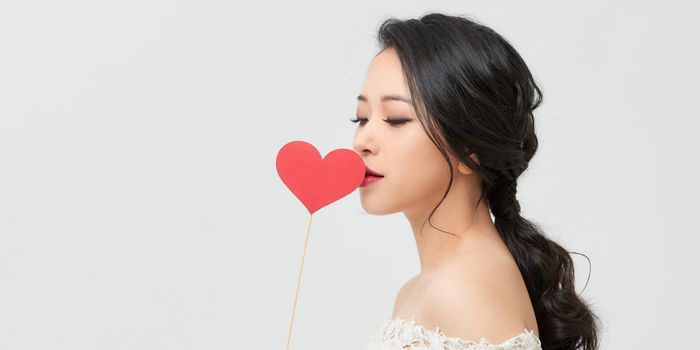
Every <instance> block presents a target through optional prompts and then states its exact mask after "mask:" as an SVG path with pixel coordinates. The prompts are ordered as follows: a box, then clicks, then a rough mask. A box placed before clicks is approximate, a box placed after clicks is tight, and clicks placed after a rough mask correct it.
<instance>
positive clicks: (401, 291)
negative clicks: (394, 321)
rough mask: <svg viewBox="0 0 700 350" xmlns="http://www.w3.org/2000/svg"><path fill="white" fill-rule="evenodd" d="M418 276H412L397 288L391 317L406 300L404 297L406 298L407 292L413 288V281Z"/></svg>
mask: <svg viewBox="0 0 700 350" xmlns="http://www.w3.org/2000/svg"><path fill="white" fill-rule="evenodd" d="M417 278H418V276H414V277H412V278H411V279H409V280H408V281H407V282H406V283H404V285H403V286H401V288H400V289H399V291H398V293H396V299H395V301H394V309H393V311H392V312H391V314H392V317H393V315H396V313H397V312H398V311H399V309H400V308H401V306H402V305H404V303H405V302H406V299H407V298H408V294H409V292H410V291H411V290H412V289H413V286H414V285H415V281H416V279H417Z"/></svg>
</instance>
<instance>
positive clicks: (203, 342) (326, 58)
mask: <svg viewBox="0 0 700 350" xmlns="http://www.w3.org/2000/svg"><path fill="white" fill-rule="evenodd" d="M430 3H431V4H432V5H428V2H422V3H421V2H415V1H413V2H406V1H385V2H380V3H377V2H370V1H364V2H357V1H352V2H337V3H331V2H321V1H319V2H315V3H313V2H283V1H277V2H271V1H261V2H257V3H256V4H253V3H248V4H243V3H233V2H229V1H196V2H195V1H190V2H184V1H177V2H170V1H120V2H95V1H82V2H79V1H63V2H49V1H44V2H40V1H3V2H2V4H1V5H0V48H1V50H2V51H1V53H0V348H1V349H72V350H75V349H283V348H284V345H285V341H286V339H287V330H288V328H287V327H288V322H289V317H290V313H291V307H292V301H293V292H294V287H295V284H296V274H297V269H298V266H299V259H300V253H301V251H302V248H303V243H304V238H305V233H306V227H307V226H306V225H307V222H308V218H309V217H308V212H306V209H305V208H304V207H303V206H302V205H301V204H300V203H299V202H298V201H297V200H296V198H295V197H293V196H292V194H291V193H290V192H289V191H288V190H287V189H286V187H285V186H284V184H283V183H282V182H281V181H280V180H279V178H278V176H277V173H276V170H275V156H276V153H277V151H278V150H279V148H280V147H282V146H283V145H284V144H285V143H287V142H289V141H292V140H306V141H308V142H311V143H313V144H314V145H316V146H317V147H318V148H319V151H320V152H321V153H322V154H323V155H325V154H326V153H328V152H329V151H331V150H332V149H335V148H350V147H352V137H353V132H354V128H355V127H356V125H355V124H352V123H350V122H349V121H348V119H349V118H351V117H354V113H355V97H356V96H357V94H358V93H359V92H360V88H361V85H362V83H363V79H364V75H365V72H366V69H367V66H368V64H369V61H370V60H371V58H372V55H374V53H375V52H376V43H375V34H376V33H375V32H376V28H377V26H378V25H379V23H380V22H381V21H382V20H383V19H385V18H387V17H389V16H396V17H401V18H407V17H417V16H420V15H421V14H424V13H427V12H430V11H441V12H445V13H448V14H464V15H469V16H472V17H473V18H475V19H478V20H480V21H482V22H483V23H485V24H487V25H489V26H491V27H492V28H494V29H495V30H496V31H498V32H500V33H501V34H503V35H504V36H505V37H506V38H507V39H508V40H509V41H511V42H512V43H513V45H514V46H515V47H516V49H517V50H519V52H520V53H521V55H522V56H523V57H524V58H525V60H526V62H527V63H528V64H529V66H530V68H531V70H532V71H533V73H534V75H535V77H536V79H537V81H538V82H539V84H540V86H541V88H542V90H543V94H544V103H543V104H542V105H541V107H540V108H539V109H538V110H537V112H536V124H537V132H538V136H539V138H540V142H541V144H540V149H539V151H538V153H537V154H536V155H535V158H534V159H533V161H532V163H531V165H530V168H529V169H528V170H527V172H526V173H525V174H524V175H523V177H522V178H521V179H520V186H519V192H518V196H519V198H520V202H521V204H522V206H523V209H522V212H523V214H524V216H525V217H527V218H529V219H531V220H532V221H535V222H536V223H538V224H540V225H541V227H542V228H543V229H544V230H545V232H546V233H547V234H548V235H549V236H550V237H551V238H553V239H556V240H557V241H558V242H560V243H561V244H562V245H564V246H565V247H566V248H567V249H569V250H571V251H576V252H580V253H583V254H586V255H587V256H589V257H590V259H591V260H592V273H591V277H590V281H589V284H588V286H587V287H586V289H585V291H584V292H583V294H584V296H585V297H586V298H587V300H589V301H590V302H591V304H592V307H593V308H594V310H595V311H596V312H597V313H598V314H599V315H600V316H601V318H602V319H603V321H604V329H603V333H602V335H601V338H602V339H601V341H602V348H603V349H636V348H643V349H653V348H676V347H678V348H680V347H682V346H686V345H687V344H692V343H691V342H692V341H693V339H695V335H697V334H698V332H699V331H700V326H699V325H700V323H699V322H698V321H697V315H698V314H699V313H700V308H699V307H698V306H699V304H698V302H697V300H696V297H693V296H694V295H698V294H699V293H700V290H699V289H700V288H698V287H699V283H698V277H697V275H698V274H697V268H698V259H697V253H696V250H697V245H698V242H700V240H699V239H698V236H697V235H698V233H699V232H698V231H699V230H698V228H697V223H696V215H697V214H696V210H697V209H698V204H697V198H698V195H699V194H700V193H699V192H700V191H698V186H697V182H696V180H694V179H696V178H695V176H698V166H697V164H696V162H697V159H698V157H697V155H696V154H695V153H696V152H697V151H698V150H699V147H698V141H697V139H696V138H695V136H696V132H697V130H698V129H697V127H698V120H697V118H698V107H697V101H698V97H697V94H698V88H697V81H698V78H699V74H698V73H699V72H700V69H698V65H697V62H700V54H699V52H700V50H699V49H698V46H697V33H698V30H699V29H700V28H699V25H698V24H697V21H696V14H697V8H696V7H695V5H691V4H690V2H681V1H676V2H665V4H664V5H661V3H660V2H659V3H654V2H639V1H628V2H610V1H586V2H585V3H584V4H579V3H577V4H571V3H569V4H565V3H563V2H556V1H551V2H533V1H528V2H526V3H525V2H516V1H512V2H494V1H438V2H430ZM573 258H574V259H575V262H576V269H577V281H576V284H577V286H578V290H579V291H580V290H581V289H582V288H583V285H584V283H585V281H586V277H587V274H588V264H587V261H586V260H585V258H584V257H582V256H579V255H573ZM304 266H305V268H304V273H303V277H302V283H301V289H300V294H299V301H298V304H297V308H296V317H295V322H294V333H293V336H292V347H291V348H292V349H329V348H332V349H348V350H358V349H364V347H365V346H366V343H367V342H368V340H369V336H370V334H371V332H372V331H373V329H374V327H375V325H376V324H377V323H378V322H379V321H380V320H381V319H384V318H386V317H388V316H390V312H391V308H392V306H393V305H392V304H393V301H394V297H395V294H396V292H397V291H398V288H399V287H400V286H401V285H402V284H403V283H404V282H405V281H406V280H407V279H408V278H409V277H411V276H413V275H415V274H416V273H417V272H418V271H419V263H418V256H417V252H416V250H415V241H414V238H413V235H412V232H411V230H410V227H409V225H408V222H407V221H406V219H405V218H404V216H403V215H402V214H400V213H399V214H395V215H389V216H383V217H377V216H372V215H367V214H365V213H363V211H362V208H361V206H360V203H359V198H358V193H357V191H355V192H353V193H352V194H351V195H349V196H347V197H345V198H343V199H341V200H340V201H338V202H336V203H334V204H332V205H330V206H328V207H325V208H323V209H321V210H320V211H318V212H317V213H316V214H314V216H313V220H312V224H311V238H310V241H309V246H308V251H307V255H306V260H305V265H304Z"/></svg>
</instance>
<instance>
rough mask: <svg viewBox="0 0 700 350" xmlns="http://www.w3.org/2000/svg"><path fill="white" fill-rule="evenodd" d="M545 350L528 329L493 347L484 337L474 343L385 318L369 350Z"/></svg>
mask: <svg viewBox="0 0 700 350" xmlns="http://www.w3.org/2000/svg"><path fill="white" fill-rule="evenodd" d="M405 349H414V350H542V345H541V343H540V339H539V338H538V337H537V336H536V335H535V331H534V330H529V331H528V330H527V328H525V330H524V332H523V333H520V334H518V335H515V336H513V337H511V338H509V339H506V340H504V341H503V342H501V343H499V344H493V343H491V342H489V341H488V340H487V339H485V338H483V337H482V338H481V339H480V341H479V342H478V343H477V342H474V341H471V340H466V339H461V338H453V337H448V336H446V335H445V334H444V333H443V332H442V331H440V327H436V328H435V330H434V331H432V330H429V329H426V328H424V327H423V326H421V325H419V324H416V320H415V318H413V319H411V320H405V319H402V318H397V319H386V320H383V321H381V322H380V323H379V324H378V325H377V328H376V330H375V333H374V335H373V336H372V338H371V340H370V343H369V345H368V347H367V350H405Z"/></svg>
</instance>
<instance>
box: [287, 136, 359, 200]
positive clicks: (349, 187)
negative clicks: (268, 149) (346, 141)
mask: <svg viewBox="0 0 700 350" xmlns="http://www.w3.org/2000/svg"><path fill="white" fill-rule="evenodd" d="M276 163H277V174H278V175H279V177H280V179H282V182H284V184H285V185H286V186H287V187H288V188H289V190H290V191H292V193H293V194H294V195H295V196H296V197H297V198H298V199H299V200H300V201H301V203H302V204H304V206H305V207H306V209H307V210H308V211H309V214H313V213H315V212H316V211H317V210H319V209H321V208H323V207H325V206H327V205H328V204H331V203H333V202H335V201H337V200H339V199H341V198H343V197H345V196H347V195H348V194H350V193H352V191H354V190H355V189H356V188H358V187H359V186H360V185H361V184H362V181H363V180H364V177H365V163H364V161H363V160H362V157H360V156H359V155H358V154H357V153H355V152H354V151H352V150H349V149H343V148H339V149H335V150H333V151H331V152H329V153H328V154H327V155H326V157H325V158H323V159H322V158H321V153H319V151H318V150H317V149H316V147H314V146H313V145H312V144H310V143H308V142H304V141H292V142H289V143H287V144H286V145H284V146H283V147H282V148H281V149H280V150H279V152H278V153H277V161H276Z"/></svg>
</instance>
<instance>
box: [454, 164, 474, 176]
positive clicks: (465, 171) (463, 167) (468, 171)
mask: <svg viewBox="0 0 700 350" xmlns="http://www.w3.org/2000/svg"><path fill="white" fill-rule="evenodd" d="M457 170H459V172H460V173H461V174H464V175H469V174H471V173H472V170H471V169H470V168H469V167H467V166H466V165H464V163H462V162H459V164H458V165H457Z"/></svg>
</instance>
